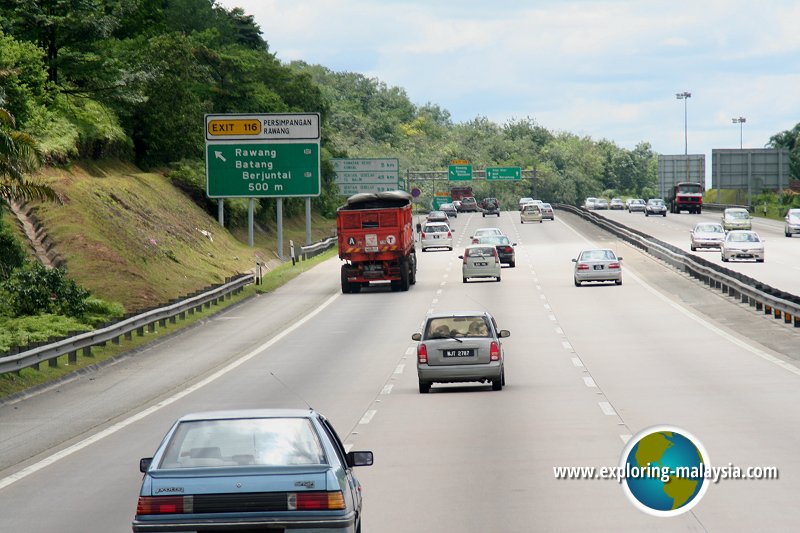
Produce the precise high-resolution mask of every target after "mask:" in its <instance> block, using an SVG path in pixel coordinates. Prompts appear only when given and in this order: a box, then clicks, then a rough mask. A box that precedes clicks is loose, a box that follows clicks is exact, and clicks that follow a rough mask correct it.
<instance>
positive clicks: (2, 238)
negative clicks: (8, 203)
mask: <svg viewBox="0 0 800 533" xmlns="http://www.w3.org/2000/svg"><path fill="white" fill-rule="evenodd" d="M23 264H25V249H24V248H23V247H22V245H21V244H20V242H19V240H18V239H17V238H16V236H15V235H14V233H13V232H12V231H11V228H9V227H8V225H7V224H6V223H5V222H4V221H3V219H2V218H0V281H3V280H6V279H8V277H9V276H10V275H11V272H12V271H13V270H14V269H15V268H19V267H21V266H22V265H23Z"/></svg>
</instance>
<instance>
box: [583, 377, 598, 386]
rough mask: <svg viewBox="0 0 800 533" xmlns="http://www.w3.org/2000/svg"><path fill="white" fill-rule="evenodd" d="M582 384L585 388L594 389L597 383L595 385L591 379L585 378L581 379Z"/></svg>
mask: <svg viewBox="0 0 800 533" xmlns="http://www.w3.org/2000/svg"><path fill="white" fill-rule="evenodd" d="M583 383H584V384H585V385H586V386H587V387H590V388H595V387H597V383H595V382H594V380H593V379H592V378H588V377H585V378H583Z"/></svg>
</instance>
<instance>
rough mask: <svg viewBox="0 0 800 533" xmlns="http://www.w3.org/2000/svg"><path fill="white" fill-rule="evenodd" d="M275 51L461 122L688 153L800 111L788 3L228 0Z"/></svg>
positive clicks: (799, 10) (724, 143)
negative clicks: (524, 122)
mask: <svg viewBox="0 0 800 533" xmlns="http://www.w3.org/2000/svg"><path fill="white" fill-rule="evenodd" d="M219 3H220V4H221V5H223V6H225V7H229V8H230V7H233V6H235V5H240V6H241V7H243V8H244V10H245V12H246V13H248V14H252V15H254V17H255V19H256V22H257V23H258V24H260V26H261V28H262V30H263V31H264V35H265V38H266V39H267V41H268V42H269V44H270V49H271V50H272V51H273V52H274V53H276V54H277V56H278V57H279V58H280V59H281V60H284V61H290V60H293V59H302V60H304V61H307V62H310V63H319V64H322V65H325V66H327V67H328V68H331V69H333V70H347V71H355V72H361V73H362V74H364V75H366V76H370V77H377V78H380V79H381V80H383V81H385V82H386V83H387V84H389V85H397V86H400V87H402V88H404V89H405V90H406V92H407V93H408V94H409V96H410V98H411V99H412V100H413V101H414V102H416V103H418V104H422V103H425V102H429V101H430V102H433V103H436V104H439V105H440V106H442V107H444V108H446V109H448V110H449V111H450V112H451V114H452V116H453V118H454V119H455V120H457V121H466V120H470V119H472V118H474V117H475V116H478V115H482V116H487V117H489V118H490V119H492V120H495V121H497V122H500V123H502V122H504V121H505V120H508V119H510V118H513V117H516V118H521V117H526V116H531V117H534V118H535V119H536V120H537V121H538V122H539V123H540V124H542V125H544V126H546V127H548V128H551V129H553V130H559V131H572V132H574V133H577V134H582V135H583V134H585V135H591V136H592V137H595V138H606V139H609V140H612V141H615V142H617V143H618V144H620V145H622V146H625V147H629V148H632V147H633V146H634V145H635V144H636V143H637V142H639V141H642V140H646V141H649V142H651V143H652V145H653V147H654V149H655V150H656V151H659V152H662V153H683V145H684V139H683V135H684V131H683V129H684V123H683V119H684V117H683V102H681V101H677V100H676V99H675V93H676V92H679V91H684V90H688V91H691V92H692V98H690V99H689V100H688V101H687V102H686V105H687V110H688V125H689V128H688V129H689V135H688V137H689V150H690V152H693V153H706V154H707V158H708V159H710V154H711V149H712V148H717V147H732V146H738V139H739V135H738V126H737V125H734V124H732V123H731V122H730V119H731V117H734V116H745V117H746V118H747V122H746V123H745V124H744V128H743V133H744V135H743V137H744V144H745V146H750V147H762V146H763V145H764V144H765V143H766V142H767V141H768V139H769V137H770V136H771V135H773V134H775V133H777V132H778V131H781V130H784V129H788V128H791V127H793V126H794V124H796V123H797V122H800V90H798V87H800V31H798V29H797V21H798V20H800V3H797V2H795V1H793V0H767V1H763V2H752V1H749V0H748V1H745V0H704V1H702V2H698V1H696V0H669V1H667V0H649V1H647V2H638V1H628V0H599V1H589V0H562V1H558V0H537V1H529V2H519V1H513V0H496V1H494V2H491V3H489V2H485V1H481V0H462V1H460V2H455V1H434V0H429V1H422V0H405V1H401V0H394V1H388V0H336V1H323V0H220V1H219Z"/></svg>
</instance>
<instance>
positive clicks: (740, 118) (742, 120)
mask: <svg viewBox="0 0 800 533" xmlns="http://www.w3.org/2000/svg"><path fill="white" fill-rule="evenodd" d="M731 120H732V121H733V123H734V124H738V125H739V150H741V149H742V124H744V123H745V122H747V119H746V118H744V117H739V118H732V119H731Z"/></svg>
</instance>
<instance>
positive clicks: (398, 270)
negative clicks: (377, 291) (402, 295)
mask: <svg viewBox="0 0 800 533" xmlns="http://www.w3.org/2000/svg"><path fill="white" fill-rule="evenodd" d="M416 266H417V261H416V254H410V255H409V256H408V257H403V258H401V259H400V261H399V262H396V261H395V262H391V263H390V262H385V261H384V262H373V263H354V264H353V263H351V264H344V265H342V269H341V278H342V292H343V293H345V294H346V293H354V292H359V291H360V290H361V288H362V287H366V286H368V285H369V284H370V282H373V281H389V282H390V285H391V288H392V290H393V291H407V290H408V289H409V287H410V286H411V285H413V284H415V283H416V282H417V272H416Z"/></svg>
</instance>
